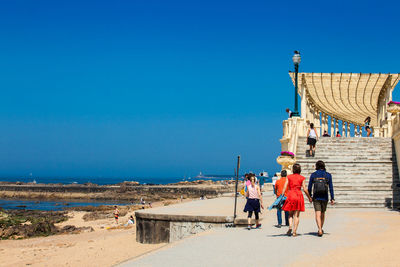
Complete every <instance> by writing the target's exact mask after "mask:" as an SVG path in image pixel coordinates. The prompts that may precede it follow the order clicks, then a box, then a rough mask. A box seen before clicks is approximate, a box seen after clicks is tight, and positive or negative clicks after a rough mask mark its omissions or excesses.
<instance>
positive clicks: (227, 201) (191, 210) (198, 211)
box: [138, 191, 275, 219]
mask: <svg viewBox="0 0 400 267" xmlns="http://www.w3.org/2000/svg"><path fill="white" fill-rule="evenodd" d="M274 200H275V197H274V196H273V193H272V192H271V191H268V192H264V196H263V201H264V205H268V204H271V203H272V202H273V201H274ZM234 203H235V198H234V197H233V196H232V194H227V195H226V196H224V197H219V198H212V199H207V200H193V201H189V202H184V203H178V204H175V205H171V206H165V207H158V208H153V209H146V210H140V211H138V212H141V213H149V214H168V215H187V216H217V217H228V216H229V217H233V209H234ZM245 204H246V198H244V197H243V196H239V197H238V198H237V208H236V212H237V217H238V219H245V218H247V213H246V212H243V208H244V206H245ZM267 208H268V206H267V207H265V209H267ZM264 214H265V213H264ZM264 214H261V217H263V215H264ZM253 217H254V216H253Z"/></svg>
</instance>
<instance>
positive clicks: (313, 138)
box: [307, 123, 318, 157]
mask: <svg viewBox="0 0 400 267" xmlns="http://www.w3.org/2000/svg"><path fill="white" fill-rule="evenodd" d="M317 140H318V134H317V131H316V130H315V129H314V123H310V128H309V129H308V131H307V145H309V146H310V157H314V156H315V144H316V143H317Z"/></svg>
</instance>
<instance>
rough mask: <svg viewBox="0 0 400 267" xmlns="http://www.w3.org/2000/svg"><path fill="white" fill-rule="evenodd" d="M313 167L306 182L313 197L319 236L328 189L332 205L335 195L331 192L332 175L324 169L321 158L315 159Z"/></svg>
mask: <svg viewBox="0 0 400 267" xmlns="http://www.w3.org/2000/svg"><path fill="white" fill-rule="evenodd" d="M315 169H316V171H315V172H313V173H312V174H311V176H310V181H309V182H308V192H310V195H311V197H312V199H313V204H314V210H315V220H316V222H317V226H318V236H320V237H321V236H322V235H323V234H324V230H322V227H323V226H324V222H325V211H326V207H327V205H328V197H329V196H328V189H329V193H330V195H331V204H332V205H333V204H335V196H334V194H333V184H332V175H331V174H330V173H329V172H327V171H326V169H325V163H324V162H323V161H322V160H319V161H317V163H316V164H315ZM311 189H313V190H311Z"/></svg>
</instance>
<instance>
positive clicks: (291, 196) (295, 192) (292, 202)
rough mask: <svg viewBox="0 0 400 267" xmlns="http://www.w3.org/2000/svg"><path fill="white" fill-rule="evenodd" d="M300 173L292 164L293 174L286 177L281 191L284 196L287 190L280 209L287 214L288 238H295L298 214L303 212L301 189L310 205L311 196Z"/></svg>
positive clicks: (299, 168) (298, 220) (295, 165)
mask: <svg viewBox="0 0 400 267" xmlns="http://www.w3.org/2000/svg"><path fill="white" fill-rule="evenodd" d="M300 173H301V167H300V164H298V163H296V164H294V165H293V174H291V175H289V176H288V177H287V179H286V182H285V185H284V186H283V190H282V194H285V193H286V190H287V189H288V190H289V191H288V192H287V199H286V201H285V204H284V205H283V207H282V210H284V211H288V212H289V230H288V231H287V233H286V234H287V235H288V236H291V235H292V236H297V228H298V227H299V222H300V212H301V211H305V207H304V197H303V193H302V192H301V188H303V191H304V193H305V194H306V195H307V197H308V200H309V201H310V203H311V202H312V199H311V196H310V194H309V193H308V190H307V188H306V184H305V179H306V178H305V177H304V176H301V175H300ZM292 231H293V234H292Z"/></svg>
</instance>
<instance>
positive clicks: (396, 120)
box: [388, 104, 400, 167]
mask: <svg viewBox="0 0 400 267" xmlns="http://www.w3.org/2000/svg"><path fill="white" fill-rule="evenodd" d="M389 107H390V105H389ZM388 111H389V112H390V113H391V114H392V115H391V116H390V119H389V129H390V130H391V131H390V135H391V137H392V139H393V144H394V148H395V152H396V159H397V166H398V167H400V104H397V105H392V107H391V108H389V109H388Z"/></svg>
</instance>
